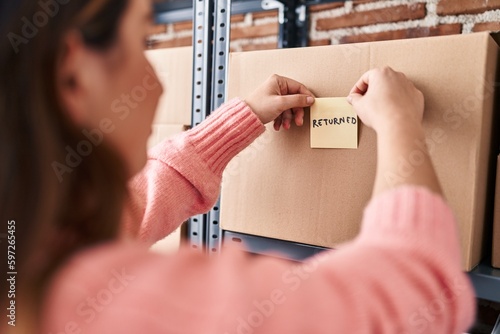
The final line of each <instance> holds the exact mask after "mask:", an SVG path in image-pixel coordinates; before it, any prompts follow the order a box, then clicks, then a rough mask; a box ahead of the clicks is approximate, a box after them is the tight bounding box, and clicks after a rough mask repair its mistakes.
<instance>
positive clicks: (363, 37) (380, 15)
mask: <svg viewBox="0 0 500 334" xmlns="http://www.w3.org/2000/svg"><path fill="white" fill-rule="evenodd" d="M309 10H310V29H309V45H329V44H340V43H355V42H365V41H375V40H389V39H401V38H416V37H425V36H435V35H449V34H466V33H471V32H476V31H497V30H500V0H388V1H385V0H351V1H345V2H340V3H339V2H338V3H329V4H320V5H315V6H311V7H309ZM191 29H192V23H191V22H179V23H174V24H168V25H158V26H154V27H153V28H152V31H151V35H150V45H151V47H152V48H164V47H176V46H187V45H191V38H192V33H191ZM277 34H278V13H277V11H265V12H258V13H248V14H244V15H233V17H232V19H231V44H230V46H231V50H232V51H248V50H263V49H273V48H276V47H277V42H278V37H277Z"/></svg>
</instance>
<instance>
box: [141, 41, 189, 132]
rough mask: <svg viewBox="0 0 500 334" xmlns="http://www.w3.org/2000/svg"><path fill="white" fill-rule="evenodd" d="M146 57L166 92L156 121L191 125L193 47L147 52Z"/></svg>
mask: <svg viewBox="0 0 500 334" xmlns="http://www.w3.org/2000/svg"><path fill="white" fill-rule="evenodd" d="M146 57H147V58H148V60H149V62H150V63H151V65H152V66H153V68H154V69H155V71H156V74H157V75H158V79H159V80H160V82H161V84H162V85H163V89H164V90H165V92H164V93H163V96H162V97H161V98H160V101H159V104H158V109H159V110H160V111H161V112H159V113H158V114H157V117H156V119H155V122H156V123H169V124H184V125H191V105H192V93H191V92H192V79H193V77H192V75H193V48H192V47H182V48H170V49H158V50H147V51H146Z"/></svg>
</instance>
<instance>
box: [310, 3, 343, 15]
mask: <svg viewBox="0 0 500 334" xmlns="http://www.w3.org/2000/svg"><path fill="white" fill-rule="evenodd" d="M340 7H344V3H343V2H332V3H324V4H320V5H313V6H309V12H311V13H314V12H322V11H325V10H330V9H335V8H340Z"/></svg>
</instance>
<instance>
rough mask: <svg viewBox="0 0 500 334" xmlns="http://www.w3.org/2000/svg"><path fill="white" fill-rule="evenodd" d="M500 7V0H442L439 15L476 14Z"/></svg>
mask: <svg viewBox="0 0 500 334" xmlns="http://www.w3.org/2000/svg"><path fill="white" fill-rule="evenodd" d="M498 8H500V0H440V1H439V3H438V4H437V13H438V14H439V15H454V14H476V13H482V12H485V11H488V10H491V9H498Z"/></svg>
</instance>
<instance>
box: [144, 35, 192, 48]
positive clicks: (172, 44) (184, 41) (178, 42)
mask: <svg viewBox="0 0 500 334" xmlns="http://www.w3.org/2000/svg"><path fill="white" fill-rule="evenodd" d="M192 44H193V39H192V38H191V37H189V36H188V37H182V38H175V39H172V40H168V41H159V42H156V41H152V42H151V45H150V47H149V48H150V49H165V48H176V47H180V46H190V45H192Z"/></svg>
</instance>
